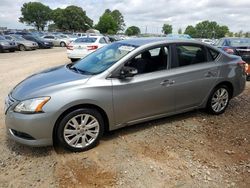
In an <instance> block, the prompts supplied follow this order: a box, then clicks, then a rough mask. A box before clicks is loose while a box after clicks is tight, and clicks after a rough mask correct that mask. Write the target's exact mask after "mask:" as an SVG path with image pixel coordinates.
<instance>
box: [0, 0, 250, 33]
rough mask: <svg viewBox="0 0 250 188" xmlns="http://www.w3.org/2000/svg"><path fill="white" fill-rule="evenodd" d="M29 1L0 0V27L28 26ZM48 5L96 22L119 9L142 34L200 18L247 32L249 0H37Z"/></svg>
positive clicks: (129, 24) (249, 23)
mask: <svg viewBox="0 0 250 188" xmlns="http://www.w3.org/2000/svg"><path fill="white" fill-rule="evenodd" d="M29 1H31V0H0V27H4V26H5V27H8V28H18V29H22V28H27V26H26V25H25V24H22V23H19V22H18V18H19V17H20V16H21V15H20V14H21V13H20V9H21V6H22V4H23V3H25V2H29ZM37 1H39V2H41V3H43V4H46V5H48V6H49V7H50V8H52V9H55V8H57V7H60V8H65V7H66V6H69V5H77V6H80V7H82V8H83V10H85V11H86V13H87V16H88V17H90V18H91V19H92V20H94V23H97V22H98V19H99V17H100V15H102V14H103V12H104V10H105V9H107V8H109V9H111V10H114V9H118V10H120V12H121V13H122V14H123V16H124V19H125V22H126V26H131V25H136V26H139V27H140V28H141V31H142V32H143V33H144V32H145V29H146V26H147V32H149V33H159V32H160V31H161V28H162V25H163V24H164V23H169V24H172V25H173V28H174V32H177V30H178V28H182V29H183V30H184V29H185V28H186V26H187V25H190V24H191V25H195V24H196V23H197V22H200V21H203V20H211V21H212V20H213V21H216V22H218V23H219V24H221V25H227V26H228V27H229V28H230V30H231V31H234V32H237V31H240V30H243V31H250V0H225V1H224V0H221V1H220V0H68V1H67V0H37Z"/></svg>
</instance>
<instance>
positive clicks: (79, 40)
mask: <svg viewBox="0 0 250 188" xmlns="http://www.w3.org/2000/svg"><path fill="white" fill-rule="evenodd" d="M96 39H97V38H95V37H86V38H78V39H76V40H75V42H77V43H78V42H82V43H94V42H95V41H96Z"/></svg>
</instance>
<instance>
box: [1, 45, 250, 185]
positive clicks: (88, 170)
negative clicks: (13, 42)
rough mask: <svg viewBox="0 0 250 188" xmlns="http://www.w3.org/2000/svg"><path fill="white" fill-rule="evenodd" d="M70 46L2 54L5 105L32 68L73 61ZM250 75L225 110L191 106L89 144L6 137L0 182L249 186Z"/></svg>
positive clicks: (5, 183) (112, 133) (28, 183)
mask: <svg viewBox="0 0 250 188" xmlns="http://www.w3.org/2000/svg"><path fill="white" fill-rule="evenodd" d="M69 62H70V60H69V59H68V58H67V56H66V49H65V48H53V49H48V50H36V51H25V52H15V53H1V54H0V67H1V68H0V91H1V93H0V101H1V102H0V109H3V107H4V106H3V105H4V98H5V96H6V95H7V94H8V92H9V91H10V90H11V89H12V88H13V87H14V86H15V85H16V84H17V83H19V82H20V81H22V80H23V79H24V78H26V77H27V76H29V75H31V74H34V73H35V72H39V71H41V70H43V69H46V68H49V67H54V66H58V65H63V64H66V63H69ZM249 104H250V82H248V83H247V86H246V89H245V91H244V93H243V94H241V95H240V96H238V97H236V98H234V99H233V100H232V101H231V103H230V105H229V108H228V110H227V111H226V112H225V113H224V114H222V115H220V116H212V115H208V114H206V113H205V112H203V111H193V112H189V113H185V114H181V115H178V116H174V117H169V118H164V119H160V120H157V121H151V122H148V123H143V124H139V125H135V126H131V127H127V128H123V129H120V130H117V131H114V132H110V133H106V134H105V136H104V137H103V138H102V139H101V142H100V144H99V145H98V146H97V147H96V148H94V149H92V150H89V151H87V152H82V153H70V152H67V151H65V150H63V149H61V148H59V147H57V146H56V147H55V148H54V147H46V148H30V147H26V146H22V145H20V144H18V143H15V142H14V141H12V140H9V139H8V138H6V134H5V124H4V112H3V110H1V113H0V129H1V130H0V142H1V144H0V152H1V155H0V187H74V186H75V187H79V186H81V185H84V187H135V186H136V187H249V185H250V178H249V176H250V134H249V133H250V126H249V125H250V123H249V122H250V115H249V111H250V105H249Z"/></svg>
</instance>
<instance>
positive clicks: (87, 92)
mask: <svg viewBox="0 0 250 188" xmlns="http://www.w3.org/2000/svg"><path fill="white" fill-rule="evenodd" d="M88 39H89V38H88ZM95 40H97V39H95ZM244 71H245V70H244V62H243V61H242V59H241V57H238V56H231V55H229V54H227V53H225V52H223V51H221V50H218V49H217V48H214V47H212V46H210V45H207V44H204V43H200V42H196V41H191V40H189V41H188V40H166V38H157V39H155V38H143V39H131V40H125V41H119V42H114V43H112V44H110V45H106V46H104V47H102V48H100V49H98V50H96V51H95V52H93V53H91V54H89V55H88V56H86V57H85V58H83V59H81V60H79V61H78V62H76V63H71V64H68V65H62V66H60V67H56V68H52V69H49V70H45V71H42V72H40V73H37V74H33V75H32V76H30V77H28V78H27V79H25V80H24V81H22V82H20V83H19V84H18V85H17V86H16V87H14V89H13V90H12V91H11V92H10V94H9V95H8V96H7V98H6V101H5V115H6V116H5V123H6V130H7V132H8V134H9V135H10V137H11V138H12V139H14V140H16V141H17V142H20V143H23V144H26V145H30V146H47V145H52V144H53V141H55V140H57V143H59V144H60V145H62V146H64V147H65V148H67V149H69V150H71V151H84V150H88V149H90V148H93V147H94V146H96V145H97V143H98V141H99V140H100V138H101V136H102V134H103V132H104V130H106V131H109V130H115V129H118V128H121V127H125V126H128V125H133V124H136V123H141V122H145V121H149V120H153V119H157V118H162V117H165V116H170V115H173V114H178V113H183V112H186V111H190V110H194V109H200V108H206V109H207V110H208V111H209V112H210V113H212V114H215V115H219V114H222V113H223V112H224V111H225V110H226V109H227V107H228V104H229V102H230V99H232V98H233V97H235V96H238V95H239V94H241V93H242V92H243V90H244V88H245V84H246V75H245V73H244Z"/></svg>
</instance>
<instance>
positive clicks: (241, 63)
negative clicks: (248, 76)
mask: <svg viewBox="0 0 250 188" xmlns="http://www.w3.org/2000/svg"><path fill="white" fill-rule="evenodd" d="M237 64H238V65H239V66H241V67H242V69H243V70H244V71H245V72H247V70H248V64H247V63H246V62H245V61H239V62H238V63H237Z"/></svg>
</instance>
